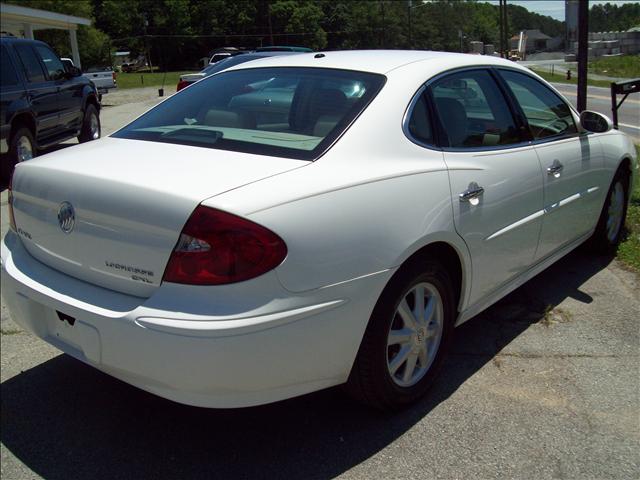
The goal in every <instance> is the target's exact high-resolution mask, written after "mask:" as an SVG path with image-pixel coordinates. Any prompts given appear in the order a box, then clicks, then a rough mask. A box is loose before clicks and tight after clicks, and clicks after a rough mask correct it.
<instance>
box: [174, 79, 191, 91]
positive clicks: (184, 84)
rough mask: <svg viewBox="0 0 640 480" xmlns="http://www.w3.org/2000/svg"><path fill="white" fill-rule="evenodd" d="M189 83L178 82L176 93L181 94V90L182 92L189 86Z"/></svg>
mask: <svg viewBox="0 0 640 480" xmlns="http://www.w3.org/2000/svg"><path fill="white" fill-rule="evenodd" d="M188 85H189V82H185V81H184V80H180V81H179V82H178V86H177V87H176V92H179V91H180V90H182V89H183V88H184V87H186V86H188Z"/></svg>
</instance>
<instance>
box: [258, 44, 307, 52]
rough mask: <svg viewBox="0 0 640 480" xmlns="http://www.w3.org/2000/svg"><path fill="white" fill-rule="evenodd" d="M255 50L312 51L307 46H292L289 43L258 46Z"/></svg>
mask: <svg viewBox="0 0 640 480" xmlns="http://www.w3.org/2000/svg"><path fill="white" fill-rule="evenodd" d="M256 52H298V53H310V52H313V50H312V49H311V48H307V47H294V46H289V45H271V46H268V47H258V48H256Z"/></svg>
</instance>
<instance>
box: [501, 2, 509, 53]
mask: <svg viewBox="0 0 640 480" xmlns="http://www.w3.org/2000/svg"><path fill="white" fill-rule="evenodd" d="M502 3H503V8H504V15H503V18H504V27H503V29H502V31H503V32H504V50H505V52H504V57H505V58H509V16H508V15H507V12H508V10H507V0H503V2H502Z"/></svg>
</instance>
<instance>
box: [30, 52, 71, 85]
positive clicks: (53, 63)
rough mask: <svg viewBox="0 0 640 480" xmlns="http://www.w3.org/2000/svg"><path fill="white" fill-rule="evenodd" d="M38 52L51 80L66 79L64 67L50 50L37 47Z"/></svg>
mask: <svg viewBox="0 0 640 480" xmlns="http://www.w3.org/2000/svg"><path fill="white" fill-rule="evenodd" d="M36 51H37V52H38V54H39V55H40V58H41V59H42V63H44V66H45V68H46V70H47V73H48V74H49V79H50V80H60V79H61V78H62V77H64V65H62V62H61V61H60V59H59V58H58V56H57V55H56V54H55V53H53V52H52V51H51V49H50V48H48V47H45V46H44V45H36Z"/></svg>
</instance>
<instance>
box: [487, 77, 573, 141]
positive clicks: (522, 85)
mask: <svg viewBox="0 0 640 480" xmlns="http://www.w3.org/2000/svg"><path fill="white" fill-rule="evenodd" d="M500 75H501V76H502V78H504V80H505V81H506V82H507V85H508V86H509V88H510V89H511V91H512V92H513V95H514V96H515V97H516V100H517V101H518V103H519V104H520V107H521V108H522V111H523V112H524V116H525V117H526V118H527V122H528V123H529V129H530V131H531V135H532V136H533V138H534V139H542V138H547V137H554V136H556V135H572V134H574V133H577V132H578V130H577V128H576V124H575V122H574V121H573V115H571V109H570V108H569V106H568V105H567V104H566V103H565V102H564V100H562V99H561V98H560V97H559V96H558V95H556V94H555V93H554V92H553V91H552V90H550V89H549V88H547V87H546V86H545V85H543V84H542V83H540V82H539V81H537V80H536V79H535V78H532V77H530V76H529V75H526V74H524V73H519V72H514V71H511V70H501V71H500Z"/></svg>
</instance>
